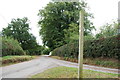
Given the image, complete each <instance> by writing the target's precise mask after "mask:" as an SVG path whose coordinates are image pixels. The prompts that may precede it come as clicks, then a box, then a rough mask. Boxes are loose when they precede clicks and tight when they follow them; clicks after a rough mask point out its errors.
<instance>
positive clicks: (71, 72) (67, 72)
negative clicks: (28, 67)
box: [31, 66, 120, 78]
mask: <svg viewBox="0 0 120 80" xmlns="http://www.w3.org/2000/svg"><path fill="white" fill-rule="evenodd" d="M119 76H120V75H119ZM31 78H78V69H77V68H72V67H63V66H62V67H56V68H52V69H48V70H46V71H44V72H43V73H39V74H36V75H33V76H31ZM83 78H118V74H112V73H104V72H97V71H92V70H83Z"/></svg>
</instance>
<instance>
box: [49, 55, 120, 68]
mask: <svg viewBox="0 0 120 80" xmlns="http://www.w3.org/2000/svg"><path fill="white" fill-rule="evenodd" d="M51 57H52V58H56V59H61V60H66V61H71V62H76V63H77V62H78V60H77V59H73V58H62V57H58V56H51ZM83 63H84V64H88V65H95V66H101V67H108V68H115V69H119V68H120V64H118V63H119V62H118V60H116V59H109V58H84V59H83Z"/></svg>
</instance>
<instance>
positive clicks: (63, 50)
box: [52, 35, 120, 59]
mask: <svg viewBox="0 0 120 80" xmlns="http://www.w3.org/2000/svg"><path fill="white" fill-rule="evenodd" d="M78 44H79V43H78V41H76V42H75V43H69V44H66V45H64V46H61V47H59V48H56V49H54V50H53V52H52V55H53V56H60V57H70V58H78V53H79V52H78V51H79V47H78ZM119 53H120V35H118V36H114V37H109V38H102V39H99V40H87V41H84V54H83V56H84V57H88V58H89V57H91V58H98V57H105V58H116V59H118V58H119V57H120V54H119Z"/></svg>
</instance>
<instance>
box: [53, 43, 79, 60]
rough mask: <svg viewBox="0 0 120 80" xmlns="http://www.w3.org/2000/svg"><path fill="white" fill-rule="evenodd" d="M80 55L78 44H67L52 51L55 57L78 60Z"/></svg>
mask: <svg viewBox="0 0 120 80" xmlns="http://www.w3.org/2000/svg"><path fill="white" fill-rule="evenodd" d="M78 53H79V44H78V42H75V43H69V44H66V45H64V46H61V47H59V48H56V49H54V50H53V51H52V55H53V56H60V57H70V58H78Z"/></svg>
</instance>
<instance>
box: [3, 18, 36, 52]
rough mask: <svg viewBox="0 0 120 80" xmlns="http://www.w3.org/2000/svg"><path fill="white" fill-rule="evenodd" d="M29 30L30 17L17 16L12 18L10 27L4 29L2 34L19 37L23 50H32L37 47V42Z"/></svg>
mask: <svg viewBox="0 0 120 80" xmlns="http://www.w3.org/2000/svg"><path fill="white" fill-rule="evenodd" d="M29 30H30V28H29V22H28V19H27V18H26V17H25V18H22V19H20V18H17V19H12V21H11V23H9V24H8V27H7V28H4V29H3V30H2V35H3V36H8V37H12V38H14V39H17V40H18V42H19V43H20V44H21V46H22V48H23V50H28V51H30V50H31V49H35V48H36V47H37V42H36V38H35V37H34V36H33V35H32V34H30V33H29Z"/></svg>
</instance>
